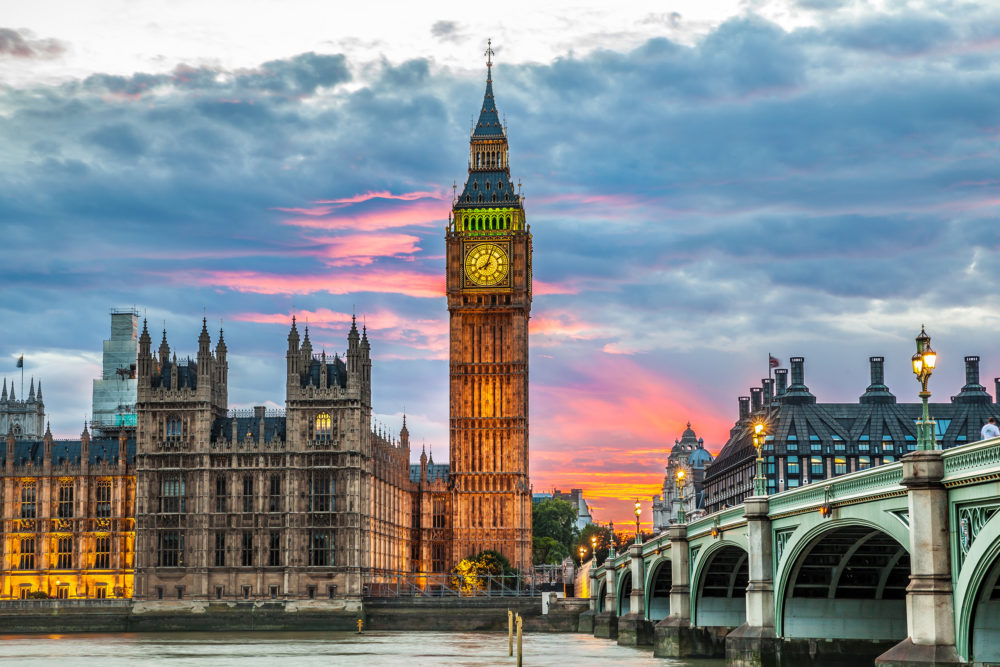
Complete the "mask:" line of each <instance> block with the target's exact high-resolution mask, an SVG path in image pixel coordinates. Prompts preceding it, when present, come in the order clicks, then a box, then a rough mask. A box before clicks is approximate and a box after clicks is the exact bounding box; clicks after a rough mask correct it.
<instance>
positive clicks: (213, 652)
mask: <svg viewBox="0 0 1000 667" xmlns="http://www.w3.org/2000/svg"><path fill="white" fill-rule="evenodd" d="M515 650H516V649H515ZM161 662H169V663H170V665H171V667H173V666H176V665H195V666H197V667H207V666H209V665H211V666H212V667H216V666H219V667H227V666H232V667H254V666H255V665H260V666H266V667H275V664H276V663H278V662H281V663H282V664H286V665H358V664H362V663H363V664H365V665H400V664H405V665H407V667H421V666H423V665H435V666H436V665H442V664H448V665H476V666H481V665H505V666H509V665H512V664H514V659H513V658H510V657H508V656H507V635H506V633H495V632H486V633H444V632H407V633H404V632H367V633H365V634H363V635H357V634H354V633H349V632H326V633H318V632H269V633H249V632H246V633H244V632H238V633H224V632H219V633H207V632H205V633H202V632H198V633H181V632H178V633H135V634H81V635H5V636H0V663H2V664H17V665H56V664H59V665H66V664H72V665H93V666H95V667H96V666H97V665H100V666H101V667H115V666H116V665H122V666H125V665H129V666H131V665H136V664H143V665H148V664H157V663H161ZM524 664H525V665H556V664H564V665H573V667H580V666H588V665H593V666H594V667H596V666H598V665H600V666H601V667H606V666H607V665H608V664H624V665H635V666H636V667H644V666H646V665H658V666H659V665H677V666H680V665H685V666H692V667H693V666H697V667H721V665H723V664H724V663H723V661H721V660H718V661H716V660H680V661H678V660H667V659H660V658H654V657H653V655H652V652H651V651H650V650H649V649H634V648H626V647H621V646H618V645H617V644H615V643H614V642H613V641H608V640H606V639H596V638H594V637H591V636H589V635H577V634H526V635H525V636H524Z"/></svg>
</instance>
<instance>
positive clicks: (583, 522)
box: [531, 489, 594, 530]
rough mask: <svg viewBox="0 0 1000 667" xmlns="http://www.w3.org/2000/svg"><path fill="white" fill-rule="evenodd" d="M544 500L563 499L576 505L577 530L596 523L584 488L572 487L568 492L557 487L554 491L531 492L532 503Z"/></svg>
mask: <svg viewBox="0 0 1000 667" xmlns="http://www.w3.org/2000/svg"><path fill="white" fill-rule="evenodd" d="M543 500H562V501H565V502H567V503H569V504H570V505H572V506H573V507H575V508H576V527H577V530H583V527H584V526H588V525H590V524H592V523H594V517H592V516H591V515H590V507H589V506H588V505H587V500H586V499H585V498H584V497H583V489H570V490H569V491H568V492H566V491H559V490H558V489H555V490H553V491H552V493H533V494H531V502H532V504H535V503H540V502H542V501H543Z"/></svg>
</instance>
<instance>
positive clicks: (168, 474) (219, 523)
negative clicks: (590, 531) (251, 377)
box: [0, 60, 532, 601]
mask: <svg viewBox="0 0 1000 667" xmlns="http://www.w3.org/2000/svg"><path fill="white" fill-rule="evenodd" d="M487 72H488V75H487V81H486V94H485V96H484V100H483V105H482V109H481V112H480V117H479V122H478V124H477V125H476V127H475V128H474V129H473V131H472V135H471V140H470V152H469V168H468V179H467V182H466V185H465V187H464V190H463V192H462V194H461V196H459V197H456V199H455V201H454V202H453V210H452V213H451V215H450V216H449V224H448V231H447V233H446V239H445V241H446V253H447V268H446V271H447V303H448V310H449V314H450V323H451V331H450V361H449V378H450V380H449V382H450V404H449V410H450V419H449V438H450V443H449V444H450V446H449V452H450V462H449V463H448V464H434V463H433V461H432V460H430V459H428V457H427V455H426V453H422V454H421V456H420V459H419V460H420V463H418V464H417V463H414V464H411V463H410V457H411V450H410V439H409V433H408V429H407V426H406V419H405V417H404V418H403V422H402V424H401V428H400V430H399V432H398V434H389V433H386V432H384V430H381V429H373V427H372V374H371V369H372V350H371V345H370V341H369V339H368V336H367V332H366V331H365V330H364V328H363V327H362V328H361V330H360V331H359V329H358V327H357V325H356V323H354V322H352V324H351V327H350V330H349V332H348V333H347V348H346V353H345V355H344V357H343V358H341V357H339V356H336V355H334V356H332V357H328V356H326V354H325V353H323V352H320V353H316V352H315V351H314V350H313V347H312V343H311V342H310V340H309V331H308V328H304V329H303V330H302V331H301V332H300V329H299V326H298V324H297V323H296V322H295V319H294V318H292V319H291V322H290V328H289V331H288V336H287V349H286V354H285V358H286V368H285V409H284V410H282V411H278V410H268V409H265V408H263V407H256V408H252V409H246V410H233V409H230V408H229V403H228V376H229V361H228V349H227V346H226V342H225V340H224V337H223V332H222V331H221V330H220V331H219V333H218V335H217V337H216V338H215V340H214V346H213V340H212V336H211V334H210V333H209V331H208V327H207V323H206V322H205V321H204V320H203V322H202V328H201V331H200V333H199V335H198V336H197V352H196V354H194V355H193V356H183V357H181V356H180V355H178V353H177V351H176V350H174V349H172V348H171V347H170V344H169V343H168V341H167V333H166V331H164V332H163V334H162V338H161V339H160V341H159V343H158V345H157V346H156V347H155V348H154V341H153V337H152V336H151V334H150V332H149V330H148V327H147V324H146V322H142V326H141V331H140V328H139V324H140V323H139V316H138V313H137V312H136V311H134V310H124V311H114V312H113V313H112V331H111V339H110V340H107V341H105V343H104V368H103V372H102V377H101V378H100V379H98V380H95V381H94V388H93V396H94V399H93V402H94V415H93V421H92V422H91V423H90V424H87V425H84V427H83V432H82V434H81V435H80V437H79V438H76V439H73V440H56V439H54V438H53V436H52V434H51V432H50V430H49V429H48V427H47V426H44V423H45V422H44V414H45V412H44V403H43V401H42V391H41V384H40V383H39V384H38V388H37V391H36V389H35V385H34V380H32V382H31V389H30V391H29V393H28V395H27V396H22V397H20V398H18V397H17V396H16V395H15V387H14V384H13V383H11V384H10V389H9V391H8V388H7V381H6V380H5V381H4V386H3V394H2V397H0V427H2V428H3V429H4V432H5V433H0V437H3V436H4V434H5V436H6V439H5V447H4V448H3V450H2V452H0V599H11V598H29V597H44V596H48V597H54V598H111V597H118V598H134V599H136V600H150V601H152V600H178V599H179V600H233V599H323V598H336V597H348V598H350V597H360V596H362V595H363V594H364V587H365V585H366V584H368V583H370V582H377V581H378V580H379V577H381V576H392V575H393V574H396V573H428V572H447V571H448V570H450V569H451V568H452V567H453V566H454V565H455V564H456V563H457V562H458V561H459V560H461V559H462V558H464V557H466V556H469V555H473V554H475V553H478V552H480V551H483V550H486V549H494V550H497V551H500V552H502V553H504V554H505V555H506V556H507V557H508V559H509V560H510V561H511V563H512V565H514V567H517V568H520V569H522V570H523V569H527V568H530V567H531V493H530V491H531V489H530V484H529V481H528V317H529V313H530V307H531V250H532V246H531V234H530V231H529V228H528V226H527V224H526V222H525V217H524V210H523V208H522V201H521V198H520V195H519V194H517V193H516V192H515V190H514V188H513V184H512V181H511V178H510V171H509V168H508V159H507V139H506V129H505V128H504V127H503V125H502V124H501V123H500V120H499V115H498V113H497V108H496V105H495V102H494V100H493V81H492V61H491V60H490V61H488V63H487Z"/></svg>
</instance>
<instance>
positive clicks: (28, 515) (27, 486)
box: [20, 482, 35, 519]
mask: <svg viewBox="0 0 1000 667" xmlns="http://www.w3.org/2000/svg"><path fill="white" fill-rule="evenodd" d="M20 515H21V518H22V519H34V518H35V483H34V482H22V483H21V511H20Z"/></svg>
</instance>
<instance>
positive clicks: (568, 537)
mask: <svg viewBox="0 0 1000 667" xmlns="http://www.w3.org/2000/svg"><path fill="white" fill-rule="evenodd" d="M531 530H532V533H533V534H534V535H535V536H536V537H551V538H552V539H553V540H555V541H556V542H558V543H559V544H561V545H563V547H565V549H566V551H569V550H570V547H572V546H573V543H574V542H575V541H576V538H577V535H578V531H577V528H576V507H574V506H573V504H572V503H568V502H566V501H565V500H556V499H555V498H548V499H546V500H543V501H541V502H537V503H534V504H533V505H532V506H531Z"/></svg>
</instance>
